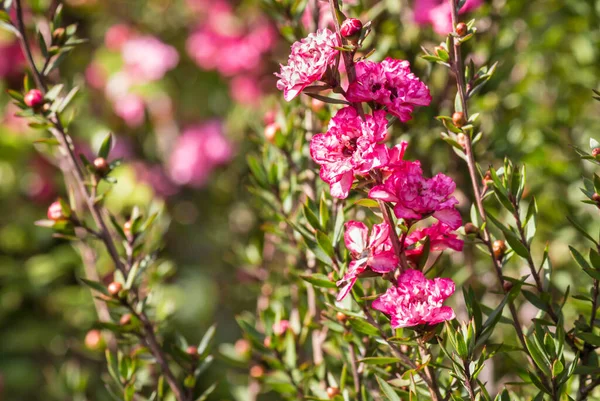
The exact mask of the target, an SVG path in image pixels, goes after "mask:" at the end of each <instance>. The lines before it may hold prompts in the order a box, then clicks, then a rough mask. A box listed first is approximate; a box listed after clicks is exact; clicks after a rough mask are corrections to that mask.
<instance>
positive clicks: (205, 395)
mask: <svg viewBox="0 0 600 401" xmlns="http://www.w3.org/2000/svg"><path fill="white" fill-rule="evenodd" d="M216 388H217V383H213V384H212V385H211V386H210V387H209V388H207V389H206V390H204V392H203V393H202V394H201V395H200V397H198V398H197V399H196V401H205V400H206V399H208V396H209V395H211V394H212V392H213V391H215V389H216Z"/></svg>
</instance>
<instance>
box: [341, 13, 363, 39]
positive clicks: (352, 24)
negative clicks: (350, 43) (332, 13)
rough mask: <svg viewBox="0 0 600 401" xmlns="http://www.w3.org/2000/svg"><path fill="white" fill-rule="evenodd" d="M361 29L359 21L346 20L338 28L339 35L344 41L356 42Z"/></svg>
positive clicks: (354, 19) (361, 25) (353, 19)
mask: <svg viewBox="0 0 600 401" xmlns="http://www.w3.org/2000/svg"><path fill="white" fill-rule="evenodd" d="M362 28H363V24H362V22H360V20H359V19H356V18H348V19H347V20H345V21H344V22H343V23H342V26H341V27H340V34H341V35H342V37H344V38H346V39H349V40H356V39H358V38H359V37H360V33H361V31H362Z"/></svg>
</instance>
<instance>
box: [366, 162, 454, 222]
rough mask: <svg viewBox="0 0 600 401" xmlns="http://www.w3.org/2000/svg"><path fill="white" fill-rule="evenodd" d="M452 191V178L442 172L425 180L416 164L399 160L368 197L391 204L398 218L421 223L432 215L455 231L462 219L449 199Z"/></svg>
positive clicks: (451, 198)
mask: <svg viewBox="0 0 600 401" xmlns="http://www.w3.org/2000/svg"><path fill="white" fill-rule="evenodd" d="M455 188H456V184H455V183H454V181H453V180H452V178H450V177H448V176H446V175H444V174H442V173H440V174H438V175H436V176H435V177H433V178H425V177H423V171H422V170H421V165H420V163H419V162H418V161H414V162H410V161H401V162H398V163H396V164H395V165H394V172H393V173H392V175H391V176H390V177H389V178H388V179H387V180H385V182H384V183H383V184H382V185H377V186H375V187H373V188H372V189H371V191H370V192H369V198H371V199H376V200H382V201H384V202H393V203H395V206H394V214H395V215H396V217H398V218H399V219H405V220H421V219H424V218H426V217H428V216H429V215H433V217H435V218H436V219H438V220H439V221H441V222H442V223H444V224H446V225H447V226H448V227H450V228H451V229H453V230H456V229H457V228H458V227H460V225H461V223H462V219H461V217H460V213H459V212H458V211H457V210H456V209H455V208H454V205H456V204H457V203H458V200H456V198H455V197H454V196H452V193H453V192H454V189H455Z"/></svg>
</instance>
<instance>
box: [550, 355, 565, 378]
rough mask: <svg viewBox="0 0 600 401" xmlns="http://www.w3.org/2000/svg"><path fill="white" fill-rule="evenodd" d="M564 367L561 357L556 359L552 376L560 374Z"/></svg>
mask: <svg viewBox="0 0 600 401" xmlns="http://www.w3.org/2000/svg"><path fill="white" fill-rule="evenodd" d="M564 369H565V365H563V364H562V362H561V361H560V360H559V359H557V360H555V361H554V363H553V364H552V377H556V376H558V375H560V374H561V373H562V371H563V370H564Z"/></svg>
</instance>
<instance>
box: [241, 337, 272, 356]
mask: <svg viewBox="0 0 600 401" xmlns="http://www.w3.org/2000/svg"><path fill="white" fill-rule="evenodd" d="M266 338H268V337H266ZM233 348H234V349H235V352H237V353H238V354H239V355H247V354H248V353H250V350H251V348H250V343H249V342H248V340H245V339H243V338H240V339H239V340H237V341H236V342H235V345H234V346H233ZM267 348H268V347H267Z"/></svg>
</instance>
